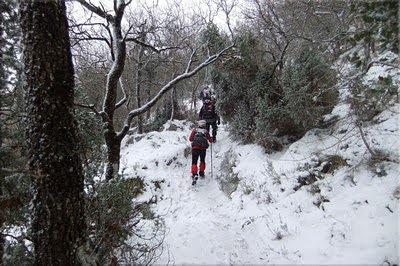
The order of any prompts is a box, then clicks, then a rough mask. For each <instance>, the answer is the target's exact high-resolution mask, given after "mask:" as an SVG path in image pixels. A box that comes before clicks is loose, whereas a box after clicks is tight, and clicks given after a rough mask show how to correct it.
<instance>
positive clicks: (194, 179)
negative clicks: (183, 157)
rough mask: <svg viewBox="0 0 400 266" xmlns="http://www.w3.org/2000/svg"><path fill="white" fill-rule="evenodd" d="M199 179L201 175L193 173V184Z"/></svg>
mask: <svg viewBox="0 0 400 266" xmlns="http://www.w3.org/2000/svg"><path fill="white" fill-rule="evenodd" d="M197 179H199V177H198V176H197V174H194V175H192V185H193V186H194V185H196V181H197Z"/></svg>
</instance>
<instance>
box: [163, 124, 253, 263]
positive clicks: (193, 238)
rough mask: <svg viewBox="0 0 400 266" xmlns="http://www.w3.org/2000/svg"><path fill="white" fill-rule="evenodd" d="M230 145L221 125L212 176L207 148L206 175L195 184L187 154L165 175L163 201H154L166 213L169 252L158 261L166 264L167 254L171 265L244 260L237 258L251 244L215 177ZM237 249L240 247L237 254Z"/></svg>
mask: <svg viewBox="0 0 400 266" xmlns="http://www.w3.org/2000/svg"><path fill="white" fill-rule="evenodd" d="M229 145H231V143H228V139H227V132H226V131H225V130H224V129H223V128H222V127H221V128H220V130H219V132H218V142H216V143H214V144H213V168H214V169H213V178H211V149H209V150H208V151H207V157H206V164H207V168H206V177H205V178H204V179H199V181H198V183H197V185H195V186H192V185H191V180H190V164H191V161H190V156H189V158H188V159H187V158H183V156H182V158H180V159H182V160H184V161H183V162H186V164H184V167H182V168H180V169H176V170H178V171H175V174H173V173H171V176H170V178H168V185H167V186H166V187H165V188H164V189H163V201H162V202H160V203H158V204H157V205H158V206H157V212H158V213H162V214H166V215H165V217H164V219H165V222H166V225H167V227H168V228H169V233H168V235H167V237H166V239H165V244H166V246H167V249H168V252H169V254H168V253H165V254H164V255H163V258H162V259H161V261H160V262H159V263H161V264H163V263H167V262H168V261H167V260H168V256H171V258H172V261H171V262H172V263H174V264H193V263H195V264H230V263H238V262H240V260H241V259H244V261H246V258H239V254H243V253H246V249H248V248H249V246H250V243H247V241H246V240H245V239H248V237H245V238H243V237H241V233H240V228H241V226H242V223H243V221H241V220H240V219H239V217H235V216H232V214H235V213H236V214H237V213H238V211H239V210H233V209H232V208H235V207H234V205H232V202H231V200H230V199H229V198H228V197H227V196H226V195H225V194H224V193H223V192H222V191H221V190H220V189H219V184H218V182H217V180H216V177H217V174H218V169H219V165H220V163H221V160H222V158H223V153H224V152H225V151H226V150H228V149H229ZM182 170H183V171H182ZM176 172H178V173H179V174H178V175H177V174H176ZM243 233H244V234H247V233H249V232H243ZM256 238H257V236H256V235H255V236H254V239H256ZM256 242H257V241H256ZM237 249H240V252H239V253H237V252H236V250H237ZM249 255H250V254H249ZM250 256H251V255H250ZM253 261H254V260H253Z"/></svg>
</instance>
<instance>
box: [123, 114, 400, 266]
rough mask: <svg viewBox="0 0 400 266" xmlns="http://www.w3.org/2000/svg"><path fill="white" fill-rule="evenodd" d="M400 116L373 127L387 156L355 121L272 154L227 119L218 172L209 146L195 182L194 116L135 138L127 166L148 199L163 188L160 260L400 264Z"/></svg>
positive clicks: (217, 147)
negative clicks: (243, 137) (372, 156)
mask: <svg viewBox="0 0 400 266" xmlns="http://www.w3.org/2000/svg"><path fill="white" fill-rule="evenodd" d="M344 109H345V106H342V107H338V108H337V110H336V112H339V113H341V112H343V110H344ZM397 125H398V115H397V114H396V113H393V112H390V111H387V112H385V113H383V114H382V115H381V116H380V123H378V124H376V125H374V126H370V127H368V128H365V132H366V135H367V136H368V140H369V141H370V142H371V143H372V145H374V147H381V148H383V149H385V150H387V152H388V153H390V154H392V156H393V158H392V159H391V160H389V161H380V162H370V161H369V159H368V158H369V156H368V153H367V151H366V148H365V145H364V144H363V143H362V141H361V138H360V136H359V135H358V133H357V131H356V130H355V129H354V128H352V127H351V126H349V124H346V123H341V124H339V125H338V126H337V127H336V128H335V129H326V130H312V131H310V132H309V133H308V134H307V135H306V136H304V137H303V138H302V139H301V140H299V141H297V142H296V143H294V144H292V145H291V146H290V147H289V148H288V149H287V150H285V151H284V152H281V153H277V154H272V155H269V154H265V153H264V152H263V151H262V149H261V148H260V147H258V146H256V145H241V144H238V143H237V142H235V141H232V140H231V139H230V137H229V136H228V134H227V131H226V130H225V128H224V127H223V126H222V127H221V128H220V130H219V135H218V142H217V143H215V144H213V146H212V164H213V168H212V173H211V149H209V150H208V152H207V158H206V163H207V169H206V178H205V179H200V180H199V182H198V184H197V185H196V186H195V187H193V186H192V185H191V180H190V165H191V155H190V143H189V141H188V140H187V138H188V136H189V134H190V128H191V126H193V125H192V124H191V123H190V122H185V121H172V122H169V123H167V124H166V125H165V129H164V130H163V131H161V132H151V133H148V134H144V135H135V136H130V137H129V138H126V139H125V146H124V148H123V151H122V156H123V160H122V162H123V173H124V174H125V175H126V176H128V177H129V176H139V177H142V178H143V179H144V180H145V183H146V184H147V185H146V192H145V193H144V194H143V195H142V196H141V198H140V200H146V199H149V198H151V197H153V196H154V195H156V197H157V204H154V208H153V210H154V211H155V212H156V213H157V214H158V215H162V216H163V218H164V220H165V223H166V226H167V228H168V234H167V235H166V238H165V241H164V244H165V251H164V253H163V255H162V256H161V258H160V260H159V261H158V262H157V263H159V264H167V263H170V264H171V263H172V264H218V265H221V264H275V263H284V264H294V263H295V264H382V263H390V264H398V263H399V258H398V254H399V244H398V240H399V231H398V230H399V229H398V228H399V217H398V214H399V207H398V198H399V197H400V195H399V194H400V192H399V191H397V192H396V191H395V190H396V188H398V185H399V183H398V182H399V180H398V177H399V168H398V158H397V157H396V155H397V145H398V135H399V131H398V127H397ZM326 164H330V165H331V167H330V168H329V169H328V167H327V166H325V165H326ZM324 172H325V173H324ZM156 181H159V182H156ZM299 182H300V183H299ZM155 184H161V188H159V187H158V185H157V186H156V185H155Z"/></svg>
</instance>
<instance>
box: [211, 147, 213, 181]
mask: <svg viewBox="0 0 400 266" xmlns="http://www.w3.org/2000/svg"><path fill="white" fill-rule="evenodd" d="M212 178H213V163H212V142H211V179H212Z"/></svg>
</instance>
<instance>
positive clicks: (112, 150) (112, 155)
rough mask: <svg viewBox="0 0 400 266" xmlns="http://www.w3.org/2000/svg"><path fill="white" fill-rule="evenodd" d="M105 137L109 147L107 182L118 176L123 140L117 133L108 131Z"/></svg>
mask: <svg viewBox="0 0 400 266" xmlns="http://www.w3.org/2000/svg"><path fill="white" fill-rule="evenodd" d="M107 132H108V133H106V134H105V135H104V137H105V140H106V146H107V165H106V175H105V176H106V180H107V181H108V180H111V179H113V178H114V177H117V176H118V172H119V159H120V149H121V139H120V138H118V137H117V135H116V134H115V132H114V131H113V130H112V131H107Z"/></svg>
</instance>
